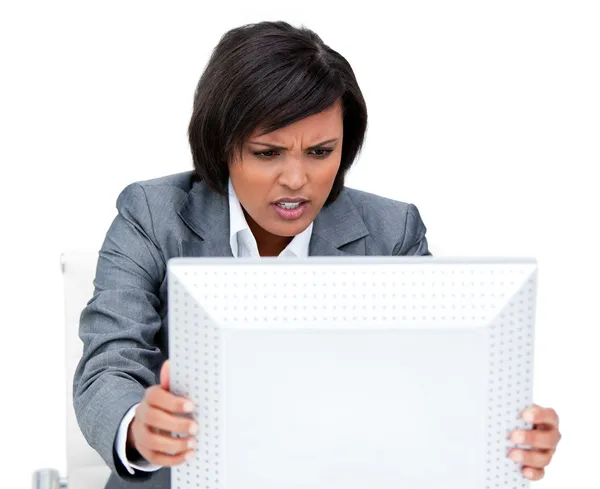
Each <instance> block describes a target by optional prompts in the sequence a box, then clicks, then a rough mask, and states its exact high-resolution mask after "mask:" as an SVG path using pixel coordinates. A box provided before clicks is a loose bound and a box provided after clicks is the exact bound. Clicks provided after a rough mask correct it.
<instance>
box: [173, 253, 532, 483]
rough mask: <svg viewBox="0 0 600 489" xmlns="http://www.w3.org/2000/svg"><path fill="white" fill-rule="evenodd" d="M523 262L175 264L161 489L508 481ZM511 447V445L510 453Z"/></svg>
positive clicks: (527, 287) (526, 280) (517, 390)
mask: <svg viewBox="0 0 600 489" xmlns="http://www.w3.org/2000/svg"><path fill="white" fill-rule="evenodd" d="M536 279H537V263H536V261H535V259H531V258H522V259H521V258H519V259H517V258H509V259H483V258H479V259H467V258H438V257H356V258H353V257H334V258H330V257H309V258H305V259H275V258H263V259H249V258H242V259H234V258H176V259H171V260H169V262H168V300H169V308H168V311H169V312H168V314H169V356H170V358H171V390H172V391H173V392H174V393H175V394H178V395H182V396H186V397H188V398H190V399H192V400H193V401H194V403H195V404H196V412H195V417H196V419H197V420H198V422H199V425H200V431H199V434H198V435H197V441H198V445H197V448H196V455H195V458H194V459H192V460H191V461H190V462H187V463H185V464H183V465H180V466H178V467H174V468H173V469H172V472H171V475H172V484H173V488H174V489H191V488H194V489H199V488H207V489H208V488H217V487H218V488H223V489H282V488H286V489H292V488H294V489H295V488H298V489H300V488H301V489H364V488H365V487H368V488H377V489H392V488H393V489H398V488H406V489H433V488H435V489H438V488H444V489H492V488H494V489H495V488H501V489H515V488H527V487H529V483H528V481H527V479H525V478H524V477H523V476H522V475H521V472H520V466H519V464H517V463H515V462H513V461H512V460H510V459H508V458H507V456H506V455H507V452H508V450H509V449H510V448H511V447H512V446H514V445H513V444H512V442H511V441H510V440H508V439H507V435H508V434H509V433H510V432H511V431H512V430H514V429H517V428H521V429H523V428H525V429H527V428H530V427H531V426H530V425H528V424H526V423H525V422H523V421H521V420H520V418H519V415H520V412H521V410H522V409H524V408H526V407H529V406H531V404H532V375H533V368H532V367H533V347H534V323H535V298H536ZM525 448H527V447H525Z"/></svg>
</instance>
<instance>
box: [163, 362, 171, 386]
mask: <svg viewBox="0 0 600 489" xmlns="http://www.w3.org/2000/svg"><path fill="white" fill-rule="evenodd" d="M170 369H171V367H170V361H169V360H166V361H165V363H163V366H162V367H161V369H160V386H161V387H162V388H163V389H165V390H167V391H168V390H170V388H171V379H170V375H169V373H170Z"/></svg>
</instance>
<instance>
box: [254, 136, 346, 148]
mask: <svg viewBox="0 0 600 489" xmlns="http://www.w3.org/2000/svg"><path fill="white" fill-rule="evenodd" d="M339 139H340V138H335V139H328V140H327V141H322V142H320V143H318V144H314V145H312V146H310V147H309V148H308V149H315V148H318V147H320V146H323V145H324V144H329V143H335V142H337V141H338V140H339ZM249 143H250V144H258V145H260V146H266V147H267V148H271V149H284V150H287V149H288V148H286V147H284V146H277V145H275V144H269V143H261V142H258V141H249Z"/></svg>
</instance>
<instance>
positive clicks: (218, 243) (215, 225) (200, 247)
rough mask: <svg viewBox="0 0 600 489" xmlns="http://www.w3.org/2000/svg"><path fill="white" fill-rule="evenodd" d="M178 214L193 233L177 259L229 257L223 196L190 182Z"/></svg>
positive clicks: (227, 220)
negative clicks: (189, 188) (186, 257)
mask: <svg viewBox="0 0 600 489" xmlns="http://www.w3.org/2000/svg"><path fill="white" fill-rule="evenodd" d="M178 214H179V217H181V219H182V220H183V221H184V222H185V223H186V224H187V226H188V227H189V228H190V229H191V230H192V231H193V232H194V234H193V235H192V236H191V237H190V238H189V239H185V240H183V241H182V242H181V250H180V251H181V256H233V253H232V252H231V245H230V243H229V203H228V201H227V197H226V196H223V195H220V194H218V193H217V192H214V191H213V190H211V189H209V188H208V186H207V185H206V183H205V182H194V184H193V185H192V189H191V190H190V191H189V192H188V195H187V197H186V199H185V201H184V202H183V204H182V206H181V207H180V209H179V211H178Z"/></svg>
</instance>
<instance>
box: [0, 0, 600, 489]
mask: <svg viewBox="0 0 600 489" xmlns="http://www.w3.org/2000/svg"><path fill="white" fill-rule="evenodd" d="M391 3H392V2H389V3H388V2H385V3H384V2H378V1H371V2H361V3H360V4H355V3H352V2H349V1H341V0H336V1H329V2H327V1H323V0H320V1H307V0H304V1H302V2H283V1H278V2H273V1H269V2H266V1H256V2H242V1H233V2H232V1H230V2H200V1H197V2H193V3H192V2H166V1H164V2H153V1H147V0H146V1H143V2H142V1H123V0H121V1H119V2H117V1H103V2H84V1H80V2H72V3H67V2H62V1H54V2H50V1H44V2H42V1H38V2H32V1H24V0H20V1H18V2H17V1H13V2H10V3H9V2H5V3H2V6H1V7H0V50H1V51H0V55H1V65H0V66H1V67H0V69H1V70H2V75H1V76H0V84H1V89H0V163H1V165H0V179H1V180H0V181H1V182H2V192H1V194H0V199H1V212H2V221H1V222H2V240H1V243H2V244H1V246H2V248H1V250H0V251H1V256H2V261H3V267H2V269H3V277H2V278H3V280H2V282H1V285H0V287H2V295H1V297H2V305H3V307H2V321H3V325H2V326H3V331H4V333H3V335H2V349H1V351H2V374H3V376H2V380H3V382H2V384H3V385H2V394H1V401H0V410H1V417H0V419H1V420H2V424H3V426H2V436H1V437H0V450H1V457H0V467H1V469H2V471H1V473H2V482H1V485H2V487H3V488H7V489H8V488H10V489H13V488H17V489H25V488H27V487H29V484H30V473H31V471H32V470H34V469H36V468H39V467H46V466H50V467H56V468H58V469H60V470H61V472H63V473H64V469H65V446H64V441H65V414H64V413H65V404H64V403H65V378H64V347H63V343H64V335H63V316H62V315H63V309H62V307H63V302H62V301H63V296H62V289H61V287H62V281H61V280H62V278H61V274H60V268H59V254H60V252H61V251H63V250H67V249H93V250H96V249H98V247H99V246H100V244H101V241H102V239H103V237H104V234H105V233H106V230H107V228H108V226H109V224H110V222H111V220H112V219H113V217H114V215H115V212H116V211H115V199H116V197H117V195H118V193H119V192H120V190H121V189H122V188H123V187H124V186H126V185H127V184H128V183H130V182H132V181H136V180H142V179H146V178H152V177H157V176H160V175H164V174H168V173H175V172H179V171H184V170H187V169H189V168H191V158H190V155H189V150H188V146H187V140H186V129H187V123H188V118H189V116H190V113H191V105H192V98H193V91H194V88H195V85H196V83H197V80H198V78H199V76H200V74H201V72H202V70H203V68H204V65H205V63H206V62H207V60H208V56H209V54H210V52H211V50H212V48H213V47H214V46H215V45H216V44H217V42H218V41H219V38H220V36H221V35H222V34H223V33H224V32H225V31H226V30H228V29H230V28H232V27H236V26H238V25H240V24H243V23H247V22H255V21H260V20H278V19H283V20H287V21H288V22H290V23H292V24H295V25H299V24H305V25H306V26H308V27H310V28H312V29H313V30H315V31H316V32H317V33H318V34H319V35H320V36H321V37H322V38H323V40H324V41H325V42H326V43H327V44H329V45H330V46H331V47H333V48H334V49H336V50H338V51H339V52H340V53H342V54H343V55H344V56H345V57H346V58H347V59H348V60H349V62H350V63H351V64H352V66H353V67H354V70H355V73H356V76H357V78H358V81H359V83H360V85H361V87H362V90H363V92H364V95H365V98H366V101H367V104H368V108H369V116H370V121H369V129H368V135H367V142H366V146H365V149H364V151H363V153H362V155H361V157H360V159H359V161H358V162H357V165H356V167H355V169H354V170H353V171H352V172H351V174H350V176H349V179H348V184H349V185H350V186H354V187H358V188H361V189H363V190H368V191H372V192H375V193H379V194H382V195H385V196H390V197H393V198H396V199H398V200H404V201H408V202H413V203H415V204H416V205H417V206H418V208H419V210H420V211H421V215H422V217H423V219H424V221H425V223H426V225H427V227H428V237H429V241H430V247H431V250H432V251H433V253H434V254H436V255H444V256H451V255H478V256H498V255H511V256H515V255H532V256H535V257H537V258H538V259H539V266H540V275H539V276H540V288H539V309H538V315H537V320H538V321H537V328H538V329H537V333H536V341H537V342H536V363H535V396H534V399H535V402H537V403H538V404H541V405H542V406H551V407H554V408H555V409H556V410H557V411H558V413H559V415H560V417H561V431H562V432H563V440H562V441H561V443H560V445H559V451H558V453H557V454H556V457H555V460H554V461H553V462H552V464H551V466H550V467H549V469H548V473H547V477H546V479H545V480H544V481H542V482H538V483H536V484H535V487H539V488H540V489H550V488H556V489H558V488H561V489H562V488H564V487H578V488H583V487H592V486H594V485H595V484H597V481H598V477H599V475H598V470H597V467H598V463H599V462H600V460H599V459H600V448H599V446H600V429H599V428H598V423H600V416H599V413H600V404H599V403H598V391H599V383H598V376H599V374H600V355H599V354H598V348H599V347H598V340H600V334H599V332H598V331H599V328H600V321H599V320H598V290H599V288H598V283H597V282H596V280H597V279H598V276H599V274H600V267H599V258H598V256H599V255H598V248H599V247H600V239H599V231H598V223H599V219H598V216H597V214H598V211H599V210H600V205H599V204H598V194H597V188H598V183H599V182H600V178H599V177H598V170H599V169H600V88H599V87H600V61H599V60H600V29H598V26H599V25H600V15H599V7H598V4H597V2H593V1H590V2H581V1H574V0H570V1H562V2H556V1H548V0H547V1H544V2H529V1H525V0H520V1H512V0H511V1H506V0H505V1H503V2H493V3H492V2H485V1H471V2H466V1H453V2H432V1H427V2H394V3H393V7H391V6H390V4H391ZM69 381H70V379H69ZM443 408H444V407H443V406H440V409H443Z"/></svg>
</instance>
